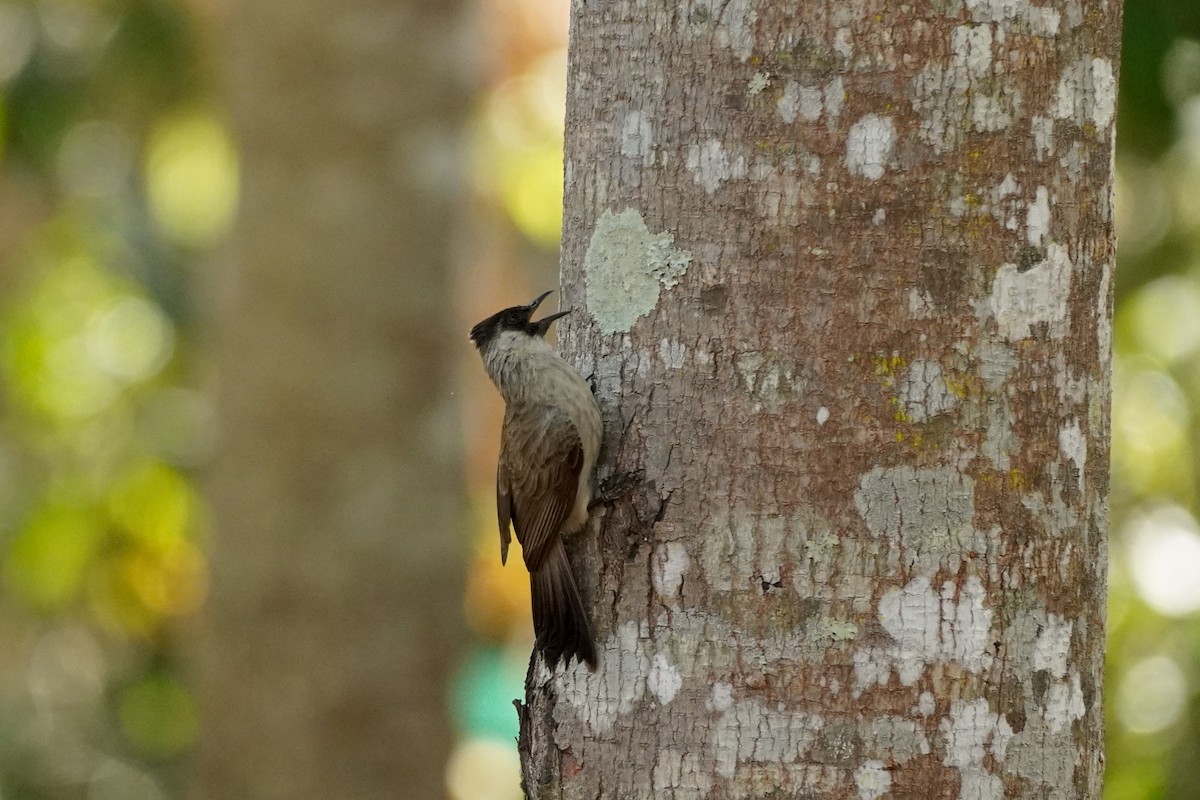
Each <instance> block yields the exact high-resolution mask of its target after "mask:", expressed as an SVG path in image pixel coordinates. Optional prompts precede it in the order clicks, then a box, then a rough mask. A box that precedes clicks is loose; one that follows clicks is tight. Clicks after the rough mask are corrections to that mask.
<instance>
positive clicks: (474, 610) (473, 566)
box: [464, 495, 530, 642]
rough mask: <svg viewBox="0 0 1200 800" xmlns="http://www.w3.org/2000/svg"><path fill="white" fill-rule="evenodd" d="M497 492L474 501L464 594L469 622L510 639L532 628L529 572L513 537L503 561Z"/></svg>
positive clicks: (491, 636) (483, 632) (487, 635)
mask: <svg viewBox="0 0 1200 800" xmlns="http://www.w3.org/2000/svg"><path fill="white" fill-rule="evenodd" d="M489 502H490V503H493V504H494V503H495V496H494V495H492V496H491V497H490V498H480V500H479V501H478V502H476V503H474V504H473V505H474V514H473V519H474V520H475V525H474V530H475V531H476V535H475V537H474V546H473V548H472V556H471V563H470V566H469V567H468V571H467V589H466V595H465V599H464V602H465V605H466V616H467V622H468V624H469V625H470V626H471V628H472V629H473V630H474V631H475V632H476V633H478V634H479V635H480V636H481V637H483V638H484V639H486V640H488V641H492V642H507V641H509V640H511V639H512V638H514V636H516V635H528V632H529V630H530V627H529V626H530V622H529V615H530V596H529V573H528V572H527V571H526V569H525V562H524V561H523V560H522V558H521V545H520V543H519V542H518V541H517V540H516V537H513V540H512V544H511V546H510V547H509V548H508V566H502V565H501V564H500V532H499V528H498V527H497V524H496V512H495V506H494V505H492V506H490V507H489V506H488V503H489Z"/></svg>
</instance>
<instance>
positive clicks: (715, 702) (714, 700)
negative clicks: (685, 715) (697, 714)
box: [705, 681, 733, 711]
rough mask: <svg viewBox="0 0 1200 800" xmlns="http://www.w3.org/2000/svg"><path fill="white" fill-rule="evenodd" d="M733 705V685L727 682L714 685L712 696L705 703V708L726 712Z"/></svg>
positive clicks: (718, 682) (717, 682)
mask: <svg viewBox="0 0 1200 800" xmlns="http://www.w3.org/2000/svg"><path fill="white" fill-rule="evenodd" d="M731 705H733V684H731V683H728V682H726V681H716V682H715V683H713V687H712V694H711V695H710V696H709V698H708V700H707V701H705V707H706V708H709V709H711V710H713V711H724V710H726V709H727V708H729V707H730V706H731Z"/></svg>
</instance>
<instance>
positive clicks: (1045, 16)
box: [522, 0, 1121, 800]
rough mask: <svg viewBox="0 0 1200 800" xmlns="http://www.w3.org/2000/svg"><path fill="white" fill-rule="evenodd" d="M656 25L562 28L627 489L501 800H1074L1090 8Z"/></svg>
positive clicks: (1099, 345)
mask: <svg viewBox="0 0 1200 800" xmlns="http://www.w3.org/2000/svg"><path fill="white" fill-rule="evenodd" d="M655 8H657V7H650V8H648V7H646V6H645V5H644V4H639V3H634V2H630V0H622V1H621V2H605V3H591V2H582V0H576V1H575V2H574V3H573V11H572V13H573V17H572V39H571V55H570V65H569V88H568V100H567V138H566V214H565V231H564V244H563V261H562V263H563V285H564V296H565V297H564V303H565V305H568V306H570V305H574V306H576V307H583V308H586V311H587V314H581V315H577V316H576V317H573V318H571V317H568V318H567V320H565V322H567V326H566V327H565V329H564V338H563V342H564V351H565V352H566V353H567V354H568V356H569V357H570V358H573V359H574V361H575V363H576V364H577V365H578V366H579V367H580V369H581V371H582V372H583V374H585V375H588V374H592V375H593V376H594V377H593V380H594V383H595V385H596V387H597V395H598V397H599V400H600V403H601V406H602V408H603V410H604V413H605V421H606V432H607V436H606V443H605V445H606V452H605V456H604V457H603V458H602V464H601V468H600V478H601V479H603V480H606V482H607V484H608V486H609V487H610V488H612V487H614V486H617V487H621V486H624V487H625V491H624V493H623V496H621V497H620V498H619V499H618V500H616V502H615V503H613V504H612V505H610V506H608V507H607V508H606V509H605V510H604V511H602V512H599V513H598V514H596V515H595V518H594V519H593V521H592V525H591V528H590V531H589V532H588V533H587V534H586V535H583V536H582V537H581V538H580V541H579V542H578V544H577V545H576V549H575V550H574V552H573V553H572V558H573V563H574V564H575V565H576V571H577V573H578V574H579V575H580V576H581V577H582V583H583V589H584V593H585V595H586V597H587V598H588V599H589V601H590V606H591V608H592V611H593V614H594V619H595V623H596V629H597V637H598V639H599V649H600V661H601V664H600V668H599V670H598V671H597V672H596V673H594V674H592V673H589V672H587V670H586V669H583V668H574V669H572V670H570V671H566V672H559V673H556V674H554V675H550V674H548V673H547V672H546V670H545V669H544V667H541V666H537V667H536V668H535V669H532V670H531V672H530V676H529V681H528V685H527V704H528V705H527V706H526V708H525V710H524V712H523V735H522V751H523V752H522V761H523V770H524V777H525V781H526V789H527V792H528V795H529V796H530V797H538V798H541V797H549V796H553V797H563V798H598V797H602V798H614V799H616V798H621V799H622V800H624V799H625V798H676V799H677V800H680V799H682V798H709V799H710V800H713V799H716V798H764V797H771V798H783V797H822V798H863V799H867V800H869V799H871V798H876V797H883V796H887V797H894V798H922V799H924V798H963V800H998V799H999V798H1006V797H1007V798H1013V797H1030V798H1032V797H1038V798H1045V797H1049V798H1068V797H1071V798H1098V797H1099V793H1100V782H1101V777H1102V771H1103V755H1102V713H1101V702H1100V699H1101V698H1100V694H1101V684H1102V680H1101V679H1102V664H1103V655H1104V599H1105V598H1104V578H1105V562H1106V555H1105V537H1106V529H1107V523H1106V493H1107V483H1108V480H1107V472H1108V457H1107V451H1108V442H1109V432H1108V418H1109V415H1108V394H1109V342H1110V333H1111V329H1110V286H1111V281H1110V278H1111V271H1112V264H1113V238H1112V169H1111V163H1112V161H1111V159H1112V148H1113V111H1114V103H1115V87H1116V81H1115V78H1116V75H1115V73H1116V68H1117V54H1118V41H1119V32H1120V29H1121V28H1120V16H1121V8H1120V4H1119V3H1118V2H1116V0H1112V1H1111V2H1107V3H1105V2H1099V3H1094V4H1081V3H1078V2H1068V3H1060V4H1058V5H1057V6H1056V7H1050V6H1044V7H1043V6H1036V5H1032V4H1030V3H1027V2H1024V1H1023V0H1022V1H1021V2H1006V3H1001V2H991V1H989V0H966V2H965V5H964V3H962V2H954V1H952V0H943V1H942V2H934V3H928V4H922V3H918V4H913V5H901V4H899V3H896V2H886V1H885V0H862V1H861V2H857V3H851V4H849V5H847V4H843V3H812V4H805V3H782V4H781V3H770V2H766V0H723V1H722V2H715V0H713V1H712V2H707V1H704V0H701V1H698V2H684V3H683V4H682V5H678V6H671V7H670V8H665V7H663V8H662V9H661V10H654V9H655ZM630 487H632V488H630Z"/></svg>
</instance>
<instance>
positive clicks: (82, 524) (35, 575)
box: [4, 507, 104, 611]
mask: <svg viewBox="0 0 1200 800" xmlns="http://www.w3.org/2000/svg"><path fill="white" fill-rule="evenodd" d="M103 535H104V531H103V529H102V528H101V526H100V524H99V523H98V522H97V520H96V518H95V516H94V515H92V514H89V513H87V512H86V511H84V510H80V509H74V508H65V507H50V508H45V509H42V510H40V511H38V512H36V513H35V514H34V515H33V517H32V518H31V519H30V520H29V521H28V522H27V523H26V524H25V526H24V527H23V528H22V529H21V531H20V533H18V534H17V536H16V538H15V539H13V541H12V544H11V545H10V546H9V548H8V552H7V553H6V557H5V560H4V579H5V585H6V586H7V588H8V589H9V590H10V591H12V592H14V593H15V594H16V595H18V596H19V597H21V598H22V599H24V600H25V601H26V602H28V603H29V604H31V605H33V606H35V607H37V608H39V609H42V610H47V611H49V610H55V609H60V608H62V607H63V606H65V605H67V604H69V603H70V602H71V601H73V600H74V599H75V598H76V596H77V595H78V593H79V589H80V586H81V584H82V583H83V580H84V577H85V575H86V574H87V570H88V567H89V565H90V564H91V562H92V559H93V558H94V557H95V555H96V552H97V550H98V549H99V548H100V545H101V543H102V540H103Z"/></svg>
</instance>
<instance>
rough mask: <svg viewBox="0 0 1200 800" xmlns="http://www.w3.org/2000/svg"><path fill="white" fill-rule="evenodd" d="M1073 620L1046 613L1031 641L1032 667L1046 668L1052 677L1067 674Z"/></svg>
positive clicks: (1060, 676) (1061, 676)
mask: <svg viewBox="0 0 1200 800" xmlns="http://www.w3.org/2000/svg"><path fill="white" fill-rule="evenodd" d="M1074 627H1075V622H1074V621H1073V620H1069V619H1063V618H1062V617H1060V616H1059V615H1058V614H1047V615H1046V621H1045V624H1041V625H1039V626H1038V628H1039V629H1040V630H1039V632H1038V634H1037V636H1036V638H1035V639H1034V643H1033V668H1034V670H1035V671H1036V670H1046V671H1047V672H1049V673H1050V676H1051V677H1053V678H1064V677H1066V674H1067V658H1068V656H1069V655H1070V651H1071V631H1072V630H1073V629H1074Z"/></svg>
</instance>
